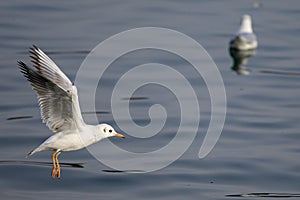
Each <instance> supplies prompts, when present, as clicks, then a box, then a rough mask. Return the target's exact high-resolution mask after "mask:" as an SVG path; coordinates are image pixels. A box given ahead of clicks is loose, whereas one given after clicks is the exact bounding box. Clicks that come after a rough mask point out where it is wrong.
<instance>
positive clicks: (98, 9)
mask: <svg viewBox="0 0 300 200" xmlns="http://www.w3.org/2000/svg"><path fill="white" fill-rule="evenodd" d="M0 9H1V12H0V16H1V17H0V25H1V31H0V43H1V45H0V51H1V53H0V58H1V62H0V66H1V79H0V93H1V104H0V130H1V131H0V137H1V140H0V148H1V151H0V176H1V179H0V186H1V187H0V195H1V198H3V199H40V198H41V197H43V199H53V198H59V199H71V198H72V199H82V198H85V199H95V198H98V199H100V198H102V199H124V198H125V199H183V198H185V199H250V198H251V199H252V198H253V197H257V198H259V197H270V198H274V197H281V198H287V197H298V196H299V190H300V184H299V182H300V181H299V180H300V175H299V169H300V162H299V153H300V147H299V141H300V135H299V129H300V125H299V107H300V102H299V97H300V93H299V86H300V82H299V80H300V76H299V73H300V70H299V63H300V62H299V61H300V58H299V53H300V52H299V45H300V40H299V39H298V36H299V33H300V29H299V27H300V24H299V20H297V19H298V18H299V16H300V12H299V9H300V4H299V3H298V2H295V1H244V2H241V1H226V3H225V2H223V1H202V2H198V1H182V2H180V1H130V2H123V1H113V2H112V1H101V2H100V1H87V2H86V1H72V2H69V3H67V2H61V1H49V2H47V3H43V2H35V1H23V2H19V1H5V2H1V3H0ZM245 13H248V14H251V15H252V17H253V23H254V31H255V32H256V34H257V37H258V40H259V48H258V49H257V51H256V52H255V53H254V55H252V56H251V57H249V58H248V61H247V63H246V64H245V65H243V66H241V67H242V68H236V67H234V68H233V66H234V63H233V60H232V58H231V57H230V53H229V52H228V49H227V47H228V42H229V39H230V38H231V34H232V33H234V32H235V31H236V30H237V28H238V25H239V22H240V17H241V16H242V15H243V14H245ZM144 26H155V27H165V28H170V29H174V30H177V31H180V32H182V33H184V34H187V35H188V36H190V37H192V38H193V39H195V40H196V41H197V42H199V43H200V44H202V45H203V47H204V48H205V49H206V50H207V51H208V53H209V54H210V55H211V57H212V58H213V60H214V61H215V63H216V64H217V66H218V69H219V71H220V73H221V75H222V78H223V80H224V84H225V89H226V95H227V103H228V107H227V116H226V122H225V126H224V129H223V132H222V135H221V137H220V139H219V141H218V143H217V145H216V146H215V148H214V149H213V151H212V152H211V153H210V154H209V155H208V156H207V157H205V158H204V159H199V158H198V151H199V148H200V146H201V144H202V141H203V137H204V134H205V131H206V130H207V126H208V123H209V119H210V102H209V97H208V95H209V94H208V92H207V88H206V86H205V83H204V81H203V80H202V79H201V78H199V79H198V77H197V76H195V75H194V71H193V70H191V66H190V65H189V64H188V63H187V62H186V61H184V60H183V59H181V58H178V57H176V55H173V54H170V53H168V52H162V51H156V50H142V51H137V52H131V53H130V54H127V55H124V56H123V57H121V58H120V59H118V60H117V61H116V62H115V63H113V64H112V67H111V68H110V70H109V71H107V72H106V78H105V79H103V80H102V82H100V84H99V87H98V89H97V93H96V97H95V99H96V110H97V113H96V114H97V116H98V119H99V121H101V122H102V121H104V122H108V123H111V124H113V125H115V122H114V119H113V116H112V113H111V108H110V97H111V92H112V91H111V89H112V85H113V84H115V82H116V80H117V79H118V78H119V77H120V76H121V75H122V73H123V72H124V71H126V70H129V69H130V68H131V67H133V66H136V65H140V64H144V63H149V62H157V63H162V64H166V65H168V66H172V67H174V68H175V69H177V70H178V71H180V72H182V73H183V74H184V75H185V76H186V78H187V79H189V80H190V81H191V82H192V83H193V84H194V85H195V86H196V88H198V91H197V92H196V93H197V96H198V98H199V99H200V100H201V101H200V103H199V105H200V109H201V122H200V126H199V131H198V134H197V136H196V138H195V140H194V142H193V144H192V145H191V146H190V148H189V149H188V150H187V151H186V152H185V153H184V155H183V156H182V157H180V159H178V160H177V161H175V162H174V163H172V164H171V165H169V166H168V167H166V168H163V169H160V170H158V171H154V172H151V173H139V171H138V170H139V169H128V171H127V172H123V171H117V170H114V169H111V168H109V167H107V166H105V165H103V164H100V163H99V162H97V160H95V158H94V157H93V156H92V155H91V154H90V153H89V152H88V151H87V150H81V151H77V152H70V153H63V154H62V155H61V157H60V161H61V163H62V178H61V179H60V180H52V179H51V177H50V171H51V163H50V161H51V159H50V152H42V153H39V154H37V155H34V156H33V157H31V158H29V159H26V158H25V155H26V153H27V152H28V151H30V150H31V149H32V148H34V147H35V146H37V145H38V144H40V143H41V142H42V141H43V140H44V139H46V137H48V136H49V135H51V132H50V131H49V130H48V129H47V128H46V127H45V125H44V124H42V123H41V120H40V116H39V109H38V106H37V101H36V97H35V94H34V93H33V92H32V91H31V89H30V87H29V85H28V84H27V83H26V81H25V79H24V78H23V77H22V76H21V74H20V73H19V71H18V69H17V65H16V62H17V60H23V61H26V62H27V63H28V62H29V58H28V53H27V49H28V47H30V46H31V45H32V44H36V45H38V46H39V47H40V48H42V49H43V50H45V51H46V52H48V53H49V55H50V56H51V57H52V58H53V59H54V60H55V61H56V63H57V64H58V65H60V66H61V68H62V69H63V71H64V72H65V73H66V74H67V75H68V77H70V79H71V80H72V81H73V80H74V79H75V76H76V72H77V70H78V68H79V66H80V65H81V63H82V62H83V60H84V58H85V57H86V55H87V54H88V52H89V51H90V50H91V49H93V48H94V47H95V46H96V45H97V44H98V43H100V42H101V41H103V40H105V39H107V38H108V37H110V36H112V35H114V34H117V33H119V32H121V31H125V30H128V29H131V28H137V27H144ZM120 45H121V44H120ZM233 69H235V70H236V71H234V70H233ZM241 70H242V71H241ZM241 72H246V74H248V75H242V74H245V73H241ZM87 73H91V74H92V73H93V71H91V72H87ZM137 78H138V77H137ZM141 78H143V77H141ZM174 84H175V86H176V83H174ZM85 86H88V85H85ZM79 92H80V91H79ZM130 98H132V97H129V96H124V97H123V98H122V99H120V100H119V104H120V105H122V104H123V103H124V102H125V101H127V100H128V99H130ZM130 100H131V101H130V102H131V115H132V117H133V118H134V120H135V122H136V123H137V124H139V125H147V124H148V123H149V122H150V120H149V116H148V109H149V107H150V106H151V105H153V104H156V103H159V104H161V105H163V106H164V107H165V108H166V111H168V116H169V118H168V120H167V122H166V127H164V129H162V131H161V132H160V133H159V134H158V135H156V136H154V137H152V138H147V139H138V138H134V137H130V136H128V137H127V139H126V140H122V141H120V140H117V139H112V142H114V143H115V144H117V145H119V146H120V147H122V148H124V149H127V150H130V151H134V152H148V151H153V150H156V149H159V148H161V147H163V146H164V145H166V144H168V143H169V141H170V140H171V139H172V137H173V136H174V133H175V132H176V129H177V127H178V126H179V120H180V119H179V117H180V111H179V110H178V109H179V108H178V102H177V101H176V97H175V96H174V95H173V94H172V93H170V92H168V90H167V89H166V88H163V87H159V86H149V87H146V86H145V87H142V88H140V89H139V90H137V91H136V93H135V94H134V97H133V99H130ZM81 103H82V104H84V101H83V102H81ZM82 111H83V116H84V118H85V119H86V121H87V122H90V121H91V120H92V119H91V114H93V113H94V112H93V111H92V110H82ZM156 117H159V116H156ZM125 120H126V119H125ZM125 122H126V121H125ZM125 124H126V123H125ZM117 129H118V128H117ZM118 130H119V129H118Z"/></svg>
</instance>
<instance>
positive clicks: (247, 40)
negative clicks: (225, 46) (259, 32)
mask: <svg viewBox="0 0 300 200" xmlns="http://www.w3.org/2000/svg"><path fill="white" fill-rule="evenodd" d="M257 45H258V43H257V39H256V36H255V34H254V33H253V30H252V20H251V16H250V15H244V16H243V17H242V21H241V26H240V28H239V30H238V31H237V33H236V34H235V36H234V38H233V39H232V40H230V48H232V49H237V50H251V49H256V48H257Z"/></svg>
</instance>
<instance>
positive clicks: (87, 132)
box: [18, 46, 124, 178]
mask: <svg viewBox="0 0 300 200" xmlns="http://www.w3.org/2000/svg"><path fill="white" fill-rule="evenodd" d="M29 52H30V54H31V55H30V57H31V61H32V63H33V67H34V69H31V68H29V67H28V66H27V65H26V64H25V63H23V62H22V61H19V62H18V64H19V68H20V70H21V72H22V73H23V75H24V76H25V77H26V78H27V80H28V81H29V82H30V84H31V86H32V88H33V90H34V91H35V92H36V93H37V96H38V102H39V105H40V109H41V116H42V119H43V122H44V123H46V125H47V126H48V127H49V129H51V130H52V131H53V132H54V135H52V136H51V137H49V138H48V139H46V140H45V141H44V142H43V143H42V144H41V145H40V146H38V147H37V148H35V149H33V150H32V151H31V152H29V153H28V156H31V155H32V154H34V153H36V152H39V151H44V150H52V151H54V153H53V154H52V162H53V169H52V178H55V177H57V178H60V165H59V162H58V156H59V154H60V153H61V152H62V151H74V150H79V149H82V148H84V147H87V146H89V145H91V144H94V143H96V142H98V141H100V140H102V139H104V138H108V137H112V136H117V137H121V138H124V136H123V135H122V134H119V133H116V131H115V130H114V129H113V128H112V127H111V126H110V125H108V124H99V125H95V126H93V125H88V124H86V123H85V122H84V120H83V118H82V116H81V111H80V107H79V102H78V96H77V89H76V86H75V85H73V84H72V82H71V81H70V80H69V79H68V77H67V76H66V75H65V74H64V73H63V72H62V71H61V70H60V69H59V68H58V66H57V65H56V64H55V63H54V62H53V61H52V60H51V59H50V58H49V57H48V56H47V55H46V54H45V53H44V52H43V51H42V50H40V49H39V48H37V47H36V46H33V47H32V48H30V51H29Z"/></svg>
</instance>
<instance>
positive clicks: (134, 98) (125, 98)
mask: <svg viewBox="0 0 300 200" xmlns="http://www.w3.org/2000/svg"><path fill="white" fill-rule="evenodd" d="M147 99H149V98H148V97H124V98H122V100H126V101H128V100H129V101H140V100H147Z"/></svg>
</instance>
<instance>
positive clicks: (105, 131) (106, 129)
mask: <svg viewBox="0 0 300 200" xmlns="http://www.w3.org/2000/svg"><path fill="white" fill-rule="evenodd" d="M98 128H99V129H100V133H101V134H102V135H103V136H104V138H108V137H113V136H116V137H120V138H125V136H124V135H122V134H120V133H117V132H116V131H115V129H114V128H113V127H111V126H110V125H108V124H99V125H98Z"/></svg>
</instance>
